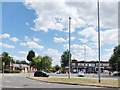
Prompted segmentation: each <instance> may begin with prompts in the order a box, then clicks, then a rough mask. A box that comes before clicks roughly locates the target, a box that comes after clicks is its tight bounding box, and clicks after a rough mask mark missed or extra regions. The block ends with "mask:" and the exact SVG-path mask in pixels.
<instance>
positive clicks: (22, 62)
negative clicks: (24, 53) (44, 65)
mask: <svg viewBox="0 0 120 90" xmlns="http://www.w3.org/2000/svg"><path fill="white" fill-rule="evenodd" d="M20 64H26V65H29V64H28V63H27V62H26V61H20Z"/></svg>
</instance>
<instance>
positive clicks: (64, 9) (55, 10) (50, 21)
mask: <svg viewBox="0 0 120 90" xmlns="http://www.w3.org/2000/svg"><path fill="white" fill-rule="evenodd" d="M24 5H25V6H26V7H27V8H28V9H33V10H35V11H36V15H37V18H35V19H34V20H33V22H34V23H35V26H34V27H32V28H31V29H32V30H34V31H40V30H41V31H44V32H48V29H52V30H58V31H64V32H68V30H64V28H68V17H72V19H71V23H72V24H71V32H74V31H75V29H74V28H80V27H83V26H84V25H85V24H86V23H85V21H84V20H83V19H82V18H81V17H80V16H79V15H80V14H79V13H78V10H77V9H76V7H73V6H72V7H71V6H70V5H67V4H66V3H64V2H59V3H58V2H52V3H51V2H50V3H48V2H46V3H45V2H34V1H32V0H30V1H27V0H26V1H25V3H24ZM43 8H44V10H43ZM51 10H52V12H51Z"/></svg>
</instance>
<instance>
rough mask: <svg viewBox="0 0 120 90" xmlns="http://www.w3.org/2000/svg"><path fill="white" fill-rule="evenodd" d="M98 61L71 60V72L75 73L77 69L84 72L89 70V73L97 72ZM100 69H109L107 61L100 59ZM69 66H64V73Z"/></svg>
mask: <svg viewBox="0 0 120 90" xmlns="http://www.w3.org/2000/svg"><path fill="white" fill-rule="evenodd" d="M98 65H99V62H98V61H86V62H85V61H77V60H72V63H71V69H70V70H71V72H74V73H77V72H79V71H84V72H90V73H96V72H98ZM100 69H101V72H103V70H109V71H110V70H111V67H110V65H109V62H108V61H101V62H100ZM68 70H69V67H64V68H63V72H64V73H66V72H68Z"/></svg>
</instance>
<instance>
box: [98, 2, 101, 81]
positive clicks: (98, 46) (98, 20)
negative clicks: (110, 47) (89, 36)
mask: <svg viewBox="0 0 120 90" xmlns="http://www.w3.org/2000/svg"><path fill="white" fill-rule="evenodd" d="M97 6H98V8H97V9H98V51H99V54H98V58H99V67H98V77H99V83H100V82H101V80H100V16H99V0H98V2H97Z"/></svg>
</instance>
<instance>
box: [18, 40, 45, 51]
mask: <svg viewBox="0 0 120 90" xmlns="http://www.w3.org/2000/svg"><path fill="white" fill-rule="evenodd" d="M20 45H22V46H28V47H29V48H36V49H39V50H42V49H43V48H44V46H40V45H38V44H37V43H35V42H26V43H20Z"/></svg>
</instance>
